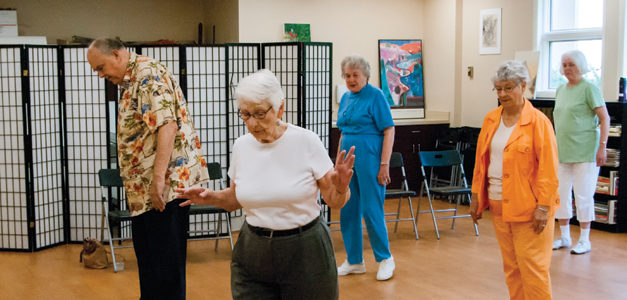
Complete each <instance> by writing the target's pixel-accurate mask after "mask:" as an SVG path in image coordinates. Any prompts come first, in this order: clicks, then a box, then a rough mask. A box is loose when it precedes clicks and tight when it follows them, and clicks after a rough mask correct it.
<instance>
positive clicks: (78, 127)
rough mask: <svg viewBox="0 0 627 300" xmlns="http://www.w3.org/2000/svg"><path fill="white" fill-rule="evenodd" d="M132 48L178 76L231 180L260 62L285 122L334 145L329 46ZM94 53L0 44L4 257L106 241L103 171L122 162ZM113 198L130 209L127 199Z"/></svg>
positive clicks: (113, 98)
mask: <svg viewBox="0 0 627 300" xmlns="http://www.w3.org/2000/svg"><path fill="white" fill-rule="evenodd" d="M128 49H129V50H130V51H136V52H137V53H140V54H144V55H148V56H151V57H154V58H155V59H157V60H159V61H161V62H162V63H164V64H165V65H166V66H167V67H168V68H169V69H170V71H171V72H172V73H173V74H174V77H175V78H176V80H177V81H179V83H180V85H181V88H182V89H183V93H184V94H185V95H186V97H187V100H188V105H189V108H190V111H191V114H192V116H193V122H194V125H195V128H196V130H197V131H198V133H199V136H200V139H201V142H202V145H203V152H204V154H205V155H206V156H207V161H216V162H220V164H221V165H222V168H223V177H225V178H226V170H227V169H228V166H229V158H230V151H231V148H232V144H233V142H234V141H235V139H237V138H238V137H240V136H241V135H243V134H245V133H246V127H245V125H244V123H243V122H242V121H241V120H240V119H239V118H238V117H237V104H236V102H235V99H234V98H233V92H234V90H235V88H236V87H237V84H238V82H239V80H240V79H241V78H243V77H245V76H247V75H249V74H251V73H253V72H255V71H257V70H258V69H259V68H260V67H261V66H262V65H263V66H265V67H266V68H269V69H271V70H272V71H273V72H275V74H276V75H277V77H278V78H279V79H280V81H281V84H282V86H283V88H284V90H285V92H286V116H285V120H286V121H287V122H290V123H293V124H296V125H299V126H303V127H306V128H308V129H311V130H313V131H314V132H316V133H318V134H319V135H320V136H321V138H322V140H323V142H324V143H325V145H327V147H328V140H329V138H328V136H329V128H330V126H331V124H330V120H331V118H330V113H331V111H330V110H331V108H330V104H331V102H330V101H331V100H330V95H331V92H330V91H331V45H330V44H326V43H300V44H299V43H273V44H227V45H202V46H195V45H194V46H191V45H190V46H185V45H175V46H152V45H150V46H137V47H129V48H128ZM86 53H87V48H86V47H85V46H44V47H42V46H0V96H1V98H0V100H1V102H0V105H1V108H2V112H1V113H0V141H1V142H0V143H1V144H0V149H1V150H2V152H1V153H0V250H22V251H32V250H38V249H42V248H46V247H51V246H54V245H56V244H59V243H64V242H80V241H82V239H83V238H85V237H88V236H91V237H102V236H101V233H102V230H103V219H102V209H101V202H100V201H101V197H102V195H101V190H100V185H99V182H98V178H97V174H98V171H99V170H100V169H102V168H107V167H111V166H115V165H116V157H115V156H116V154H115V152H116V149H115V148H116V140H115V128H116V126H115V124H116V117H115V116H116V111H117V99H118V97H119V95H118V91H117V87H115V86H113V85H111V84H107V83H106V82H105V80H104V79H100V78H98V75H97V74H96V73H94V72H93V71H92V70H91V67H90V65H89V63H88V62H87V59H86ZM209 186H210V187H212V188H218V186H217V185H215V183H210V185H209ZM111 193H112V195H113V196H114V198H119V200H118V201H119V205H121V206H124V205H125V199H124V197H123V195H120V194H119V193H116V191H112V192H111ZM120 225H121V226H119V229H120V230H130V228H129V226H128V224H120ZM215 225H216V220H215V219H214V218H213V217H210V216H194V217H192V219H191V220H190V228H191V229H192V230H194V229H196V230H198V229H207V228H215Z"/></svg>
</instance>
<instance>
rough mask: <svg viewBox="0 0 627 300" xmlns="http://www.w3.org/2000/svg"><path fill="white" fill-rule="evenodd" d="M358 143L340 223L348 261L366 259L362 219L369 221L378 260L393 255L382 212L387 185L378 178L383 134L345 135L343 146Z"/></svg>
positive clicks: (369, 236) (351, 262)
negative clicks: (349, 192) (346, 200)
mask: <svg viewBox="0 0 627 300" xmlns="http://www.w3.org/2000/svg"><path fill="white" fill-rule="evenodd" d="M351 146H355V165H354V171H355V173H354V174H353V178H352V179H351V182H350V184H349V187H350V189H351V197H350V199H349V200H348V202H347V203H346V205H345V206H344V207H343V208H342V211H341V215H340V225H341V228H342V237H343V238H344V247H345V248H346V254H347V255H348V263H349V264H358V263H361V262H362V261H364V257H363V252H364V247H363V232H362V229H361V226H362V225H361V224H362V223H361V219H362V218H363V219H364V220H365V221H366V229H367V230H368V238H369V239H370V245H371V246H372V252H373V253H374V258H375V260H376V261H377V262H380V261H382V260H384V259H387V258H390V256H392V254H391V253H390V242H389V241H388V230H387V227H386V225H385V218H384V214H383V201H384V200H385V186H382V185H380V184H379V182H378V181H377V175H378V174H379V166H380V164H381V148H382V146H383V137H382V136H376V135H343V136H342V145H340V147H341V149H342V150H347V151H348V149H350V147H351Z"/></svg>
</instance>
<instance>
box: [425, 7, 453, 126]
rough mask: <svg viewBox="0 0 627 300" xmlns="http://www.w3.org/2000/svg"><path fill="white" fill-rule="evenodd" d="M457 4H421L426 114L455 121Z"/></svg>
mask: <svg viewBox="0 0 627 300" xmlns="http://www.w3.org/2000/svg"><path fill="white" fill-rule="evenodd" d="M456 2H457V1H456V0H425V2H424V13H423V16H424V25H423V26H424V28H425V30H424V37H425V38H424V41H423V42H424V50H423V56H424V72H425V80H424V81H425V99H426V103H425V105H426V109H427V111H446V112H450V116H451V118H453V119H454V117H453V116H454V115H455V112H456V108H455V105H454V102H455V101H454V100H455V97H456V96H455V92H456V90H457V88H458V87H457V86H456V85H455V79H456V77H457V76H456V74H457V72H458V71H457V70H456V66H455V49H456V46H457V41H456V31H455V27H456V24H457V20H456V9H457V3H456Z"/></svg>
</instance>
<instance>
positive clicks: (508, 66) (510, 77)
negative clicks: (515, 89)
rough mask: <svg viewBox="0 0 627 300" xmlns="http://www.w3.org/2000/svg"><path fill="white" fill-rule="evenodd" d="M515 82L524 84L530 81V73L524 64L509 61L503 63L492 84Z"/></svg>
mask: <svg viewBox="0 0 627 300" xmlns="http://www.w3.org/2000/svg"><path fill="white" fill-rule="evenodd" d="M506 80H507V81H513V82H515V83H516V84H522V83H523V82H527V81H529V71H527V67H525V65H524V64H523V63H522V62H519V61H517V60H507V61H505V62H503V63H502V64H501V65H500V66H499V68H498V69H497V70H496V74H494V76H493V77H492V84H494V83H496V82H497V81H506Z"/></svg>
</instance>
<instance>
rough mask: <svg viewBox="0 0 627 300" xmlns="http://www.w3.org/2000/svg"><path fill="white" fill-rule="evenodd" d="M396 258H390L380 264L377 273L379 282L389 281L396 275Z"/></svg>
mask: <svg viewBox="0 0 627 300" xmlns="http://www.w3.org/2000/svg"><path fill="white" fill-rule="evenodd" d="M395 267H396V265H395V264H394V257H392V256H390V258H388V259H384V260H382V261H381V262H380V263H379V272H377V280H388V279H390V278H392V275H394V268H395Z"/></svg>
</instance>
